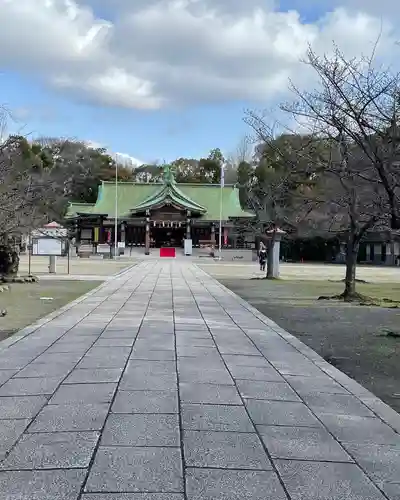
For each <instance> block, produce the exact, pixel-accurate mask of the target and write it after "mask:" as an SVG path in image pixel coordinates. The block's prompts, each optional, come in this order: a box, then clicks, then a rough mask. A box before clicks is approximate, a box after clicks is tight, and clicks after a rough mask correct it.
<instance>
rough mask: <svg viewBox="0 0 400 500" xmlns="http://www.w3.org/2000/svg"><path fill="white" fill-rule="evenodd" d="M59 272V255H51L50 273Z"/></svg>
mask: <svg viewBox="0 0 400 500" xmlns="http://www.w3.org/2000/svg"><path fill="white" fill-rule="evenodd" d="M56 272H57V257H56V256H55V255H50V257H49V273H50V274H56Z"/></svg>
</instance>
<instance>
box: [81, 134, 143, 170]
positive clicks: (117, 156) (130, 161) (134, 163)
mask: <svg viewBox="0 0 400 500" xmlns="http://www.w3.org/2000/svg"><path fill="white" fill-rule="evenodd" d="M84 142H85V144H86V145H87V146H88V147H89V148H93V149H100V148H104V147H105V146H104V145H103V144H101V143H100V142H97V141H92V140H89V141H84ZM105 149H106V150H107V151H108V153H109V155H110V156H111V158H113V159H114V160H115V161H117V162H118V164H120V165H124V166H126V167H132V168H135V167H139V166H141V165H144V163H145V162H144V161H142V160H139V159H138V158H135V157H134V156H131V155H129V154H126V153H114V152H112V151H109V150H108V149H107V148H105Z"/></svg>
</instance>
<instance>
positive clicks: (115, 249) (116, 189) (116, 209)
mask: <svg viewBox="0 0 400 500" xmlns="http://www.w3.org/2000/svg"><path fill="white" fill-rule="evenodd" d="M115 158H116V161H115V220H114V223H115V227H114V232H115V234H114V259H116V258H117V252H118V155H116V157H115Z"/></svg>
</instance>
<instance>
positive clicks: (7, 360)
mask: <svg viewBox="0 0 400 500" xmlns="http://www.w3.org/2000/svg"><path fill="white" fill-rule="evenodd" d="M33 359H34V356H26V357H17V356H12V355H10V353H8V352H7V355H6V354H3V355H2V356H0V366H1V369H2V370H21V369H22V368H24V366H26V365H28V364H29V363H31V362H32V360H33Z"/></svg>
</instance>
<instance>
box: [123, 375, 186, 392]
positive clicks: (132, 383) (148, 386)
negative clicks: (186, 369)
mask: <svg viewBox="0 0 400 500" xmlns="http://www.w3.org/2000/svg"><path fill="white" fill-rule="evenodd" d="M177 384H178V381H177V378H176V374H175V373H168V374H164V375H158V374H149V373H140V372H139V371H138V372H136V374H135V375H130V374H127V373H126V372H125V373H124V375H123V377H122V380H121V383H120V386H119V387H120V389H121V390H123V391H135V390H136V391H138V390H139V391H140V390H149V391H153V390H154V391H172V390H176V388H177Z"/></svg>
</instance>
